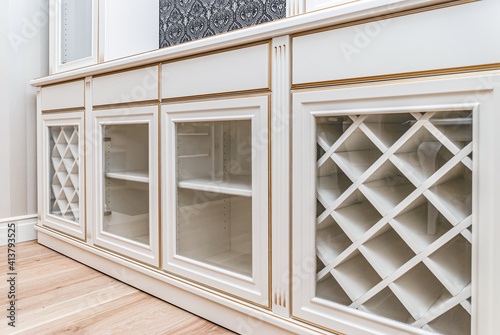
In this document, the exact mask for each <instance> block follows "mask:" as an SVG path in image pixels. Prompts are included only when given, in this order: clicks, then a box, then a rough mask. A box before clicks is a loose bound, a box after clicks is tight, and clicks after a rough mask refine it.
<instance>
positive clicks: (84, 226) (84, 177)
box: [78, 82, 91, 241]
mask: <svg viewBox="0 0 500 335" xmlns="http://www.w3.org/2000/svg"><path fill="white" fill-rule="evenodd" d="M88 85H89V86H90V85H91V84H90V82H88ZM85 91H87V82H85ZM86 111H87V110H86V109H85V112H83V115H82V116H81V118H82V119H83V131H80V130H79V131H78V141H81V138H80V137H82V138H83V155H82V153H79V154H78V155H79V156H80V157H79V159H80V158H81V160H82V161H83V164H82V165H78V169H79V170H78V178H80V173H82V171H81V170H82V166H83V182H84V185H83V199H80V201H82V200H83V210H84V213H83V214H84V217H85V220H84V222H83V234H84V236H85V241H87V219H88V218H87V213H88V211H87V141H86V140H85V138H86V135H87V117H86V115H85V114H86ZM80 122H81V120H80ZM78 146H80V143H78ZM80 163H81V162H80ZM78 197H80V194H78Z"/></svg>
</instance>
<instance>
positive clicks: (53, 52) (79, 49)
mask: <svg viewBox="0 0 500 335" xmlns="http://www.w3.org/2000/svg"><path fill="white" fill-rule="evenodd" d="M50 7H51V8H50V9H51V10H50V13H51V18H50V72H51V73H58V72H62V71H68V70H71V69H75V68H80V67H83V66H88V65H92V64H96V63H97V52H98V50H97V46H98V42H97V40H98V34H97V27H98V24H97V22H98V21H97V18H98V14H97V13H98V1H97V0H51V1H50Z"/></svg>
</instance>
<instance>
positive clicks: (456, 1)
mask: <svg viewBox="0 0 500 335" xmlns="http://www.w3.org/2000/svg"><path fill="white" fill-rule="evenodd" d="M476 1H480V0H451V1H447V2H444V3H441V4H436V5H428V6H424V7H419V8H413V9H407V10H403V11H400V12H395V13H389V14H383V15H378V16H373V17H370V18H366V19H361V20H355V21H350V22H346V23H340V24H336V25H333V26H329V27H323V28H317V29H313V30H308V31H302V32H299V33H295V34H290V38H291V39H293V38H295V37H299V36H305V35H310V34H316V33H320V32H324V31H330V30H335V29H340V28H346V27H352V26H357V25H360V24H364V23H369V22H374V21H381V20H386V19H393V18H397V17H401V16H406V15H412V14H418V13H423V12H428V11H432V10H436V9H442V8H447V7H452V6H458V5H463V4H467V3H471V2H476ZM344 5H345V4H344ZM375 15H376V14H375Z"/></svg>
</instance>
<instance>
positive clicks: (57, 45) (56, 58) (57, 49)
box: [49, 0, 99, 74]
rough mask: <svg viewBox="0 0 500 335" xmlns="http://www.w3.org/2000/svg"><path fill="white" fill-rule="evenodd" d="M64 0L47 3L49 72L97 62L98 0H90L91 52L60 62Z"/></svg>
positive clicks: (57, 71) (53, 0)
mask: <svg viewBox="0 0 500 335" xmlns="http://www.w3.org/2000/svg"><path fill="white" fill-rule="evenodd" d="M63 1H64V0H50V3H49V6H50V7H49V14H50V15H49V20H50V22H49V45H50V50H49V58H50V61H49V66H50V68H49V72H50V73H51V74H56V73H59V72H63V71H69V70H73V69H78V68H81V67H84V66H88V65H93V64H97V60H98V48H99V43H98V38H99V36H98V31H97V30H98V15H99V1H98V0H92V24H91V25H92V33H91V39H92V42H91V54H90V56H88V57H85V58H81V59H76V60H74V61H71V62H68V63H62V59H61V52H62V50H61V45H62V41H61V25H62V17H61V15H62V9H61V6H62V5H63Z"/></svg>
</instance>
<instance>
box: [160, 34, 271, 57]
mask: <svg viewBox="0 0 500 335" xmlns="http://www.w3.org/2000/svg"><path fill="white" fill-rule="evenodd" d="M220 35H221V34H218V35H216V36H220ZM271 42H272V41H271V40H270V39H268V38H266V39H265V40H261V41H257V42H252V43H245V44H240V45H235V46H232V47H226V48H222V49H217V50H212V51H206V52H202V53H199V54H194V55H190V56H184V57H179V58H175V59H169V60H166V61H162V62H161V64H162V65H163V64H170V63H175V62H180V61H183V60H188V59H193V58H198V57H203V56H210V55H216V54H219V53H224V52H227V51H234V50H238V49H244V48H249V47H255V46H258V45H263V44H266V43H269V44H270V43H271ZM187 43H189V42H187Z"/></svg>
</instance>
